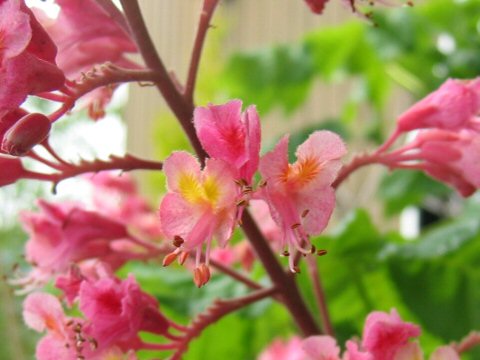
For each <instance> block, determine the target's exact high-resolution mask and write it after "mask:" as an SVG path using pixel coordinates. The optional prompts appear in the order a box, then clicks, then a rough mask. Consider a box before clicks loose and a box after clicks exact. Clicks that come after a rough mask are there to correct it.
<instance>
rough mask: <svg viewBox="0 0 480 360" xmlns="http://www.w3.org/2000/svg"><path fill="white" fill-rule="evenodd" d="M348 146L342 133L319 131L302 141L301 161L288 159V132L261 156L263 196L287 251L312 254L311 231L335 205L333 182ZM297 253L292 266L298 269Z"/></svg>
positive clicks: (317, 230) (321, 224) (323, 222)
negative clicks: (342, 137) (280, 232)
mask: <svg viewBox="0 0 480 360" xmlns="http://www.w3.org/2000/svg"><path fill="white" fill-rule="evenodd" d="M345 153H346V148H345V145H344V143H343V141H342V140H341V139H340V137H339V136H338V135H336V134H334V133H332V132H329V131H317V132H315V133H313V134H312V135H310V137H309V138H308V139H307V140H306V141H305V142H304V143H303V144H301V145H300V146H299V147H298V149H297V152H296V155H297V161H296V162H295V163H294V164H289V163H288V136H285V137H284V138H283V139H282V140H280V142H279V143H278V144H277V146H276V147H275V149H274V150H273V151H271V152H269V153H268V154H266V155H264V156H263V157H262V159H261V160H260V173H261V174H262V177H263V179H264V181H265V182H266V185H265V186H264V188H263V189H262V195H261V196H262V197H264V199H265V200H266V201H267V203H268V205H269V207H270V211H271V213H272V217H273V219H274V220H275V222H276V223H277V224H278V225H279V226H280V227H281V229H282V231H283V240H282V247H284V248H287V249H288V252H287V253H286V254H290V253H293V252H294V251H296V250H298V251H300V252H302V253H305V254H308V253H310V252H311V249H305V246H309V245H310V240H309V238H308V237H309V235H314V234H318V233H320V232H321V231H322V230H323V229H324V228H325V227H326V226H327V223H328V220H329V219H330V215H331V214H332V211H333V208H334V206H335V192H334V190H333V188H332V186H331V185H332V183H333V181H334V180H335V178H336V176H337V172H338V170H339V169H340V167H341V165H342V164H341V162H340V161H339V159H340V158H341V157H342V156H343V155H345ZM293 258H294V257H293V256H290V258H289V260H290V261H289V264H290V269H291V270H292V271H293V272H295V271H296V269H295V265H294V263H293Z"/></svg>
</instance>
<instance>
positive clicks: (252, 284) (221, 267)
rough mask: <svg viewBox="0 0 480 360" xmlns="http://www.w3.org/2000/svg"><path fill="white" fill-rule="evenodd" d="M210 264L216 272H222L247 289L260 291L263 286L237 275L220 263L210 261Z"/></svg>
mask: <svg viewBox="0 0 480 360" xmlns="http://www.w3.org/2000/svg"><path fill="white" fill-rule="evenodd" d="M210 264H211V265H212V267H214V268H215V269H217V270H218V271H221V272H223V273H224V274H226V275H228V276H230V277H231V278H233V279H235V280H237V281H239V282H241V283H243V284H244V285H246V286H247V287H249V288H250V289H252V290H261V289H263V286H262V285H260V284H258V283H256V282H255V281H253V280H251V279H249V278H248V277H246V276H244V275H243V274H241V273H239V272H238V271H235V270H234V269H232V268H231V267H229V266H225V265H223V264H222V263H220V262H218V261H215V260H212V259H210Z"/></svg>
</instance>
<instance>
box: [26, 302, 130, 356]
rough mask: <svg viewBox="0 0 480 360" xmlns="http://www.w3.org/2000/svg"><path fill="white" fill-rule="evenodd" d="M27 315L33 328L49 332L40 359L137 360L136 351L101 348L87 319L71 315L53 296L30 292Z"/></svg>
mask: <svg viewBox="0 0 480 360" xmlns="http://www.w3.org/2000/svg"><path fill="white" fill-rule="evenodd" d="M23 317H24V320H25V323H26V324H27V326H29V327H30V328H32V329H33V330H36V331H38V332H45V331H46V332H47V334H46V335H45V336H44V337H43V338H42V339H40V341H39V342H38V344H37V348H36V354H35V355H36V359H38V360H78V359H85V360H105V359H110V358H112V359H119V360H120V359H128V360H135V359H136V356H135V354H134V353H131V352H129V353H123V352H122V351H121V350H120V349H119V348H118V347H115V346H114V347H106V348H105V347H99V344H98V342H97V340H96V339H94V338H93V337H91V335H90V334H89V333H88V332H87V331H86V329H85V326H84V325H85V323H84V321H83V320H82V319H78V318H70V317H67V316H66V315H65V313H64V311H63V308H62V305H61V304H60V302H59V301H58V299H57V298H56V297H55V296H53V295H50V294H46V293H32V294H30V295H28V297H27V298H26V299H25V301H24V304H23ZM109 356H111V357H109ZM113 356H115V357H113ZM124 356H127V357H124Z"/></svg>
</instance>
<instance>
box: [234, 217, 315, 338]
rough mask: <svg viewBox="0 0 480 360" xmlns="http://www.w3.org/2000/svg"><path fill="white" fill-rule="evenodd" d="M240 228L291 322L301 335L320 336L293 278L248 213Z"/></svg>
mask: <svg viewBox="0 0 480 360" xmlns="http://www.w3.org/2000/svg"><path fill="white" fill-rule="evenodd" d="M242 228H243V230H244V231H245V234H246V235H247V236H248V238H249V239H250V242H251V244H252V246H253V248H254V249H255V251H256V253H257V255H258V257H259V258H260V261H261V262H262V263H263V266H265V269H266V270H267V273H268V275H269V276H270V278H271V279H272V282H273V283H274V284H275V287H276V288H277V289H278V292H279V295H280V297H281V299H282V300H283V303H284V304H285V306H286V307H287V308H288V310H289V311H290V313H291V314H292V316H293V320H294V321H295V322H296V324H297V325H298V327H299V328H300V330H301V331H302V333H303V335H305V336H310V335H315V334H320V333H321V331H320V329H319V328H318V326H317V324H316V323H315V321H314V320H313V317H312V314H311V313H310V311H309V310H308V308H307V305H306V304H305V302H304V301H303V298H302V296H301V295H300V292H299V290H298V287H297V284H296V283H295V279H294V277H293V276H288V275H287V274H286V273H285V272H284V271H283V268H282V266H281V265H280V263H279V262H278V260H277V258H276V256H275V254H274V253H273V252H272V250H271V248H270V246H269V245H268V243H267V242H266V241H265V238H264V237H263V234H262V233H261V232H260V229H259V228H258V226H257V224H256V223H255V221H254V220H253V218H252V216H251V215H250V214H249V213H248V211H244V212H243V216H242Z"/></svg>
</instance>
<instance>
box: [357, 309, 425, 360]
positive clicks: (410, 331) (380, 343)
mask: <svg viewBox="0 0 480 360" xmlns="http://www.w3.org/2000/svg"><path fill="white" fill-rule="evenodd" d="M419 335H420V328H419V327H418V326H416V325H414V324H411V323H408V322H404V321H402V319H401V318H400V316H399V315H398V313H397V312H396V310H394V309H392V310H391V312H390V314H387V313H384V312H380V311H374V312H372V313H370V314H369V315H368V317H367V320H366V321H365V327H364V330H363V342H362V345H363V347H364V348H365V349H366V350H368V351H369V352H371V353H372V354H373V356H374V358H375V359H382V360H393V359H394V355H395V353H396V352H397V350H398V349H400V348H401V347H403V346H405V345H406V344H407V343H408V341H409V339H410V338H413V337H417V336H419Z"/></svg>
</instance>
